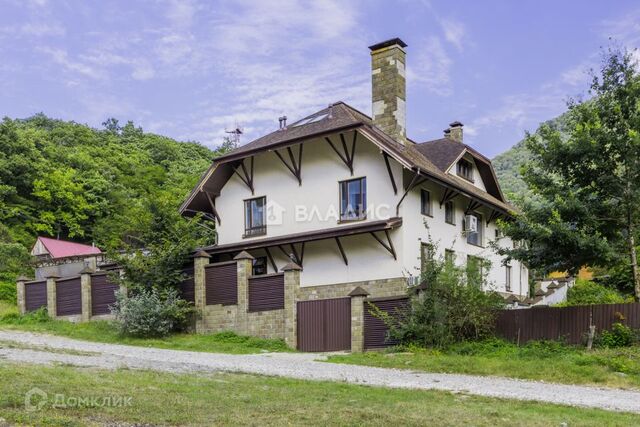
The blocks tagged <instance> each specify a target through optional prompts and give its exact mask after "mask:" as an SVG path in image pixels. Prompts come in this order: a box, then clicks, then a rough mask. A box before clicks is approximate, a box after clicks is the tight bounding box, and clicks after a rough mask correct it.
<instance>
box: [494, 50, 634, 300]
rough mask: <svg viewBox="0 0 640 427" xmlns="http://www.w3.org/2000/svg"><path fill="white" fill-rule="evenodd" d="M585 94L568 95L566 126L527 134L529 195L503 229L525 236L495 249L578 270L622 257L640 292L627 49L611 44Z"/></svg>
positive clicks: (535, 262)
mask: <svg viewBox="0 0 640 427" xmlns="http://www.w3.org/2000/svg"><path fill="white" fill-rule="evenodd" d="M592 74H593V80H592V83H591V87H590V91H589V94H590V95H591V96H590V97H589V99H588V100H586V101H582V100H571V101H569V103H568V107H569V111H568V114H567V123H566V128H565V129H564V130H565V131H566V134H564V135H563V133H561V132H560V130H559V129H558V128H557V127H555V126H553V125H552V124H544V125H542V126H541V127H540V128H539V129H538V131H537V132H536V133H535V134H532V135H527V138H526V147H527V148H528V149H529V150H530V151H531V152H532V154H533V159H532V161H531V162H530V163H529V164H528V165H526V166H525V167H524V169H523V177H524V179H525V181H526V182H527V184H528V185H529V188H530V189H531V190H532V191H533V194H534V198H533V200H531V201H529V202H528V203H526V204H524V205H523V213H522V214H521V215H519V216H517V218H516V220H515V221H513V222H509V223H505V224H504V227H505V231H506V233H507V234H508V235H510V236H511V237H512V238H513V239H514V240H515V241H522V242H523V243H524V244H523V245H520V246H518V247H515V248H500V252H501V253H503V254H506V255H508V256H509V257H513V258H516V259H520V260H523V261H526V262H528V263H529V265H530V267H532V268H545V269H562V270H568V271H570V272H575V271H577V270H578V269H579V268H580V267H581V266H583V265H585V264H589V265H594V266H607V265H608V264H610V263H612V262H617V261H619V260H620V258H621V257H626V259H627V262H628V263H629V264H630V266H631V271H632V277H630V278H629V280H630V281H632V282H633V284H634V290H635V297H636V299H640V271H639V269H638V260H637V253H636V251H637V250H636V240H637V237H638V221H639V220H640V75H639V74H638V64H637V62H635V61H634V60H633V55H632V54H631V53H630V52H628V51H627V50H624V49H617V48H615V49H609V50H608V51H607V52H606V53H605V54H604V58H603V63H602V67H601V69H600V72H599V73H598V74H596V73H595V72H592Z"/></svg>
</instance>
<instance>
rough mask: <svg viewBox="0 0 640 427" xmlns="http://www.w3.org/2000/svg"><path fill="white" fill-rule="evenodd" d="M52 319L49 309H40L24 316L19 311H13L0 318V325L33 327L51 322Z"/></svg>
mask: <svg viewBox="0 0 640 427" xmlns="http://www.w3.org/2000/svg"><path fill="white" fill-rule="evenodd" d="M50 320H51V318H50V317H49V314H48V313H47V307H40V308H39V309H37V310H34V311H30V312H28V313H26V314H24V315H22V316H21V315H20V314H19V313H18V310H17V309H16V310H15V311H11V312H9V313H6V314H4V315H2V317H0V323H4V324H11V325H31V324H35V323H44V322H49V321H50Z"/></svg>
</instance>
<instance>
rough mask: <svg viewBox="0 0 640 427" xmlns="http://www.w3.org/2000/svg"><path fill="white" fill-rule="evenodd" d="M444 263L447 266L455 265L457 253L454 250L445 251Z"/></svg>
mask: <svg viewBox="0 0 640 427" xmlns="http://www.w3.org/2000/svg"><path fill="white" fill-rule="evenodd" d="M444 262H445V263H447V264H453V263H455V262H456V252H455V251H454V250H453V249H445V250H444Z"/></svg>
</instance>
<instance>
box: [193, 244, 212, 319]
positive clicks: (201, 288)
mask: <svg viewBox="0 0 640 427" xmlns="http://www.w3.org/2000/svg"><path fill="white" fill-rule="evenodd" d="M207 264H209V254H208V253H206V252H205V251H198V252H197V253H196V254H195V255H194V257H193V291H194V299H195V307H196V310H197V313H196V332H203V331H204V330H205V329H206V327H205V326H206V325H205V322H204V319H205V317H204V310H205V307H206V304H207V299H206V298H207V297H206V294H205V283H204V267H205V266H206V265H207Z"/></svg>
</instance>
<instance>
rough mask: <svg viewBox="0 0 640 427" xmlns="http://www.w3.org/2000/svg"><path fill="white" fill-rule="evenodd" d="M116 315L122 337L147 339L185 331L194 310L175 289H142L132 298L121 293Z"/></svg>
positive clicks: (117, 297)
mask: <svg viewBox="0 0 640 427" xmlns="http://www.w3.org/2000/svg"><path fill="white" fill-rule="evenodd" d="M113 312H114V314H115V315H116V319H117V320H118V322H119V323H118V324H119V327H120V332H121V333H122V334H123V335H128V336H132V337H141V338H147V337H164V336H168V335H169V334H170V333H172V332H176V331H183V330H185V329H186V328H187V327H188V326H189V325H190V323H191V320H192V316H193V314H194V309H193V306H192V305H191V304H190V303H189V302H187V301H185V300H183V299H181V298H180V296H179V295H178V291H176V290H175V289H166V290H164V291H160V290H159V289H148V290H142V289H140V290H138V291H137V292H136V293H135V294H133V295H132V296H127V295H125V294H123V293H121V292H118V293H117V294H116V303H115V305H114V310H113Z"/></svg>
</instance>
